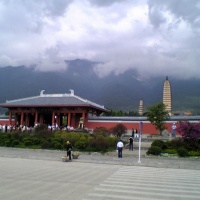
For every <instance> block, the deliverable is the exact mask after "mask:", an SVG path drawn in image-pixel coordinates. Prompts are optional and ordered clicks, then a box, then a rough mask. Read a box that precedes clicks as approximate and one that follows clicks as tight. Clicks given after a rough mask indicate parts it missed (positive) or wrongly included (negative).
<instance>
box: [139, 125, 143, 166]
mask: <svg viewBox="0 0 200 200" xmlns="http://www.w3.org/2000/svg"><path fill="white" fill-rule="evenodd" d="M142 128H143V122H140V133H139V155H138V163H141V160H140V156H141V139H142Z"/></svg>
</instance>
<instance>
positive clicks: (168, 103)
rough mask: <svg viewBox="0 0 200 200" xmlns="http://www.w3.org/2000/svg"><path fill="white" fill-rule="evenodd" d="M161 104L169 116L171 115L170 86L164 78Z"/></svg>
mask: <svg viewBox="0 0 200 200" xmlns="http://www.w3.org/2000/svg"><path fill="white" fill-rule="evenodd" d="M163 103H164V104H165V106H166V111H168V112H169V114H170V115H171V114H172V94H171V85H170V82H169V80H168V77H166V80H165V82H164V88H163Z"/></svg>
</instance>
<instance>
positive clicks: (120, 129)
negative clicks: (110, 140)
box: [111, 124, 127, 137]
mask: <svg viewBox="0 0 200 200" xmlns="http://www.w3.org/2000/svg"><path fill="white" fill-rule="evenodd" d="M126 130H127V129H126V127H125V126H124V124H117V125H116V126H114V127H112V128H111V132H112V133H113V135H116V136H117V137H121V136H122V134H124V133H125V132H126Z"/></svg>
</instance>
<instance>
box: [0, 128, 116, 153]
mask: <svg viewBox="0 0 200 200" xmlns="http://www.w3.org/2000/svg"><path fill="white" fill-rule="evenodd" d="M117 140H118V138H116V137H109V136H104V134H102V135H101V134H98V135H89V134H88V133H77V132H60V131H57V132H55V133H52V132H50V131H48V130H40V131H38V132H36V133H35V134H34V135H30V134H27V133H21V132H19V133H18V132H13V133H2V134H0V146H6V147H22V148H23V147H26V148H41V149H58V150H65V149H66V141H70V142H71V144H72V146H73V149H75V150H82V151H100V152H106V151H108V150H111V149H114V148H115V146H116V142H117Z"/></svg>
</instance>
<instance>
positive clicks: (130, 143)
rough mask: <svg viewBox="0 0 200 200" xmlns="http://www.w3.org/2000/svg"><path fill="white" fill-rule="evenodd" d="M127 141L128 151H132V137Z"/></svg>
mask: <svg viewBox="0 0 200 200" xmlns="http://www.w3.org/2000/svg"><path fill="white" fill-rule="evenodd" d="M128 140H129V151H133V137H130V138H129V139H128Z"/></svg>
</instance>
